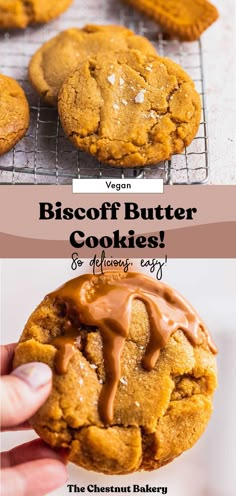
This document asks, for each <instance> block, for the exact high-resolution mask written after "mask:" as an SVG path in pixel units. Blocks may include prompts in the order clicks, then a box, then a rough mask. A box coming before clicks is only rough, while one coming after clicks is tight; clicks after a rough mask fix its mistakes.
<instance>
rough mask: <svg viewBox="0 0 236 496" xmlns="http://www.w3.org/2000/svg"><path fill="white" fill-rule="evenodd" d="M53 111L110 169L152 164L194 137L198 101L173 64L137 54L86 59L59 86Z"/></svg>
mask: <svg viewBox="0 0 236 496" xmlns="http://www.w3.org/2000/svg"><path fill="white" fill-rule="evenodd" d="M58 110H59V114H60V118H61V122H62V126H63V128H64V131H65V133H66V135H67V136H68V137H69V139H70V140H71V141H72V142H73V143H74V145H75V146H76V147H77V148H79V149H80V150H83V151H86V152H89V153H91V154H92V155H95V156H96V157H97V159H98V160H100V161H101V162H105V163H107V164H110V165H113V166H118V167H120V166H123V167H136V166H146V165H154V164H157V163H158V162H161V161H163V160H167V159H170V157H171V156H172V155H173V154H175V153H181V152H182V151H183V149H184V147H185V146H188V145H189V144H190V143H191V142H192V140H193V139H194V137H195V135H196V133H197V131H198V128H199V123H200V117H201V101H200V96H199V94H198V93H197V91H196V89H195V86H194V83H193V81H192V80H191V78H190V77H189V76H188V75H187V74H186V72H185V71H184V70H183V69H182V68H181V67H180V66H179V65H178V64H176V63H175V62H173V61H171V60H169V59H167V58H163V57H159V56H157V55H156V56H155V55H144V54H142V53H141V52H140V51H138V50H126V51H124V52H120V53H115V54H114V53H109V52H108V53H103V54H99V55H97V56H96V57H91V58H89V59H88V60H87V61H86V62H84V63H83V64H81V65H80V66H79V67H78V68H77V69H76V70H75V72H74V73H73V74H72V75H71V76H69V78H68V79H67V81H66V82H65V83H64V85H63V86H62V88H61V91H60V93H59V100H58Z"/></svg>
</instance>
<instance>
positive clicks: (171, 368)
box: [14, 275, 216, 474]
mask: <svg viewBox="0 0 236 496" xmlns="http://www.w3.org/2000/svg"><path fill="white" fill-rule="evenodd" d="M112 277H114V276H112V275H105V276H98V277H97V282H96V280H95V278H93V281H94V280H95V282H94V283H93V281H92V283H91V284H90V283H89V284H88V285H87V286H86V295H87V296H86V299H87V300H88V301H93V294H94V291H95V292H96V284H98V285H102V284H103V281H104V280H105V279H104V278H106V280H107V278H109V280H110V282H112ZM115 277H116V278H118V277H120V276H115ZM121 277H122V278H124V277H125V276H124V275H122V276H121ZM93 284H94V285H93ZM175 294H177V293H175ZM170 302H171V300H170ZM118 306H119V305H118ZM73 308H74V307H73ZM68 317H69V314H68V307H67V306H66V305H65V304H64V303H63V301H62V300H58V299H57V298H55V295H53V294H52V295H49V296H47V297H46V298H45V299H44V300H43V302H42V303H41V304H40V305H39V306H38V308H37V309H36V310H35V311H34V313H33V314H32V316H31V317H30V318H29V320H28V322H27V324H26V326H25V329H24V331H23V334H22V336H21V340H20V343H19V344H18V346H17V348H16V352H15V358H14V367H17V366H19V365H20V364H23V363H27V362H30V361H42V362H44V363H47V364H48V365H49V366H50V367H51V368H52V370H53V389H52V392H51V394H50V397H49V398H48V400H47V401H46V403H45V404H44V405H43V406H42V407H41V408H40V410H39V411H38V412H37V413H36V414H35V415H34V417H33V418H32V419H31V423H32V426H33V427H34V429H35V430H36V431H37V433H38V434H39V435H40V436H41V437H42V438H43V439H44V440H45V441H46V442H47V443H48V444H50V445H51V446H54V447H66V448H68V449H69V453H70V454H69V459H70V461H72V462H74V463H76V464H78V465H79V466H81V467H83V468H86V469H88V470H95V471H98V472H103V473H106V474H127V473H130V472H134V471H137V470H141V469H144V470H153V469H156V468H159V467H161V466H162V465H165V464H166V463H169V462H170V461H172V460H173V459H174V458H175V457H177V456H178V455H180V454H181V453H182V452H183V451H185V450H187V449H189V448H190V447H191V446H192V445H193V444H194V443H195V442H196V441H197V440H198V438H199V437H200V436H201V434H202V433H203V431H204V430H205V427H206V425H207V423H208V421H209V418H210V415H211V412H212V396H213V392H214V390H215V387H216V365H215V356H214V354H213V353H212V351H211V349H210V348H209V346H208V343H207V341H206V340H205V337H204V336H203V340H202V341H201V343H200V344H198V345H195V346H193V345H192V344H191V343H190V341H189V339H188V338H187V337H186V335H185V334H184V332H182V330H180V329H177V331H175V332H173V334H172V335H171V337H170V339H169V340H168V342H167V344H166V345H165V346H164V347H163V348H162V349H161V352H160V356H159V358H158V360H157V362H156V365H155V367H154V368H153V369H152V370H150V371H147V370H144V368H143V366H142V360H143V357H144V355H145V350H146V348H147V344H148V342H149V339H150V320H149V316H148V313H147V309H146V306H145V304H144V303H143V301H141V300H139V299H134V300H133V301H132V311H131V321H130V326H129V330H128V336H127V338H126V342H125V345H124V348H123V352H122V356H121V378H120V381H119V384H118V388H117V391H116V395H115V401H114V418H113V420H112V422H111V423H110V425H104V423H103V421H102V420H101V417H100V414H99V396H100V394H101V390H102V387H103V385H104V383H105V382H106V373H105V365H104V342H103V337H102V334H101V332H100V330H99V329H98V328H95V327H92V326H90V327H89V326H85V325H82V324H81V325H80V328H79V337H80V346H79V348H77V349H76V351H75V352H74V353H73V356H72V357H71V358H70V360H69V363H68V366H67V370H66V372H65V373H64V374H62V375H61V374H58V373H57V371H56V365H55V364H56V355H57V349H56V347H55V346H54V344H53V343H55V339H58V337H60V336H62V335H63V334H65V329H66V328H67V326H68ZM70 318H71V316H70Z"/></svg>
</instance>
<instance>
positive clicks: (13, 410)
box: [0, 362, 52, 428]
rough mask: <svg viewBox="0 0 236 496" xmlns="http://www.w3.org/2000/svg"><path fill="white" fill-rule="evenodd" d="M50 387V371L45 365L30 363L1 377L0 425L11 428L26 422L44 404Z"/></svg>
mask: <svg viewBox="0 0 236 496" xmlns="http://www.w3.org/2000/svg"><path fill="white" fill-rule="evenodd" d="M51 387H52V371H51V369H50V368H49V367H48V365H46V364H45V363H41V362H31V363H26V364H24V365H21V366H20V367H17V368H16V369H15V370H14V371H13V372H12V373H11V374H10V375H6V376H3V377H1V379H0V392H1V398H2V401H1V404H2V407H1V424H2V427H3V428H6V427H13V426H16V425H18V424H21V423H22V422H24V421H26V420H28V419H29V418H30V417H31V416H32V415H33V414H34V413H35V412H36V411H37V410H38V408H39V407H40V406H41V405H42V404H43V403H44V402H45V400H46V399H47V397H48V396H49V394H50V391H51Z"/></svg>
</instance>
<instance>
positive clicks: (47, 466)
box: [0, 458, 68, 496]
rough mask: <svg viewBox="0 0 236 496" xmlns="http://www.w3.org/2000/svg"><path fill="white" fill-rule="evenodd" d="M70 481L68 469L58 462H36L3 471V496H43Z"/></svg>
mask: <svg viewBox="0 0 236 496" xmlns="http://www.w3.org/2000/svg"><path fill="white" fill-rule="evenodd" d="M67 480H68V476H67V471H66V467H65V465H64V464H63V463H61V462H59V461H58V460H50V459H48V458H45V459H44V460H37V461H36V460H35V461H32V462H28V463H24V464H21V465H17V466H16V467H13V468H6V469H4V470H3V471H2V477H1V483H0V484H1V485H0V488H1V491H0V493H1V496H16V494H17V496H43V495H45V494H48V493H49V492H51V491H53V490H54V489H56V488H57V487H60V486H62V485H63V484H65V483H66V481H67Z"/></svg>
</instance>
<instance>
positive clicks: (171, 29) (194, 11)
mask: <svg viewBox="0 0 236 496" xmlns="http://www.w3.org/2000/svg"><path fill="white" fill-rule="evenodd" d="M125 1H126V3H128V4H130V5H132V6H133V7H136V8H137V9H139V10H141V12H144V13H145V14H147V15H149V16H150V17H152V19H154V20H155V21H157V22H158V23H159V24H160V25H161V26H162V28H163V29H164V30H165V32H167V33H168V34H169V35H170V36H172V37H177V38H179V39H180V40H186V41H194V40H197V39H198V38H199V37H200V36H201V34H202V32H203V31H205V29H207V28H208V27H209V26H210V25H211V24H212V23H213V22H215V21H216V20H217V19H218V16H219V14H218V11H217V9H216V7H215V6H214V5H212V3H210V2H208V0H191V1H190V0H174V1H173V0H125Z"/></svg>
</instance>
